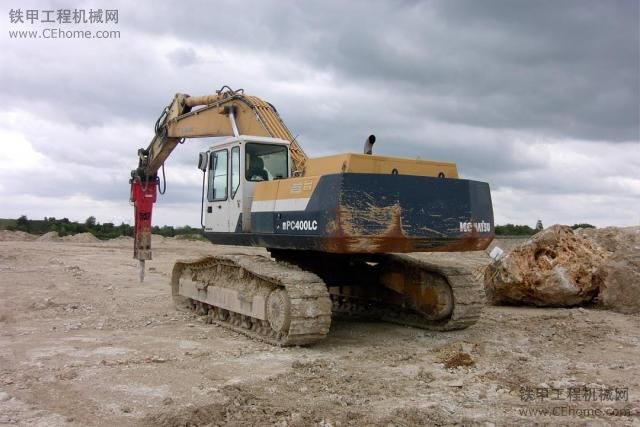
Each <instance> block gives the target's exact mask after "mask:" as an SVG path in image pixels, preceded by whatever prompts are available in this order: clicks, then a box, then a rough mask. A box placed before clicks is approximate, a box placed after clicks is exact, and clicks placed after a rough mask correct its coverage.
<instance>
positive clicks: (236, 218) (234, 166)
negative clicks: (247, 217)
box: [227, 145, 244, 233]
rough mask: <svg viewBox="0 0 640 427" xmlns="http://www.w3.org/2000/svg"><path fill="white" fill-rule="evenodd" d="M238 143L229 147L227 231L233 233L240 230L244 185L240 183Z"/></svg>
mask: <svg viewBox="0 0 640 427" xmlns="http://www.w3.org/2000/svg"><path fill="white" fill-rule="evenodd" d="M241 158H242V156H241V155H240V145H236V146H233V147H231V157H230V159H229V168H230V172H229V206H228V217H229V228H228V230H227V231H229V232H231V233H234V232H240V231H242V219H241V218H242V217H241V213H242V208H243V203H242V197H243V192H244V188H243V187H244V186H243V185H242V180H241V178H242V174H241V173H240V171H242V167H241V164H240V159H241Z"/></svg>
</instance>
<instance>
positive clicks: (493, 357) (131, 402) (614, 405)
mask: <svg viewBox="0 0 640 427" xmlns="http://www.w3.org/2000/svg"><path fill="white" fill-rule="evenodd" d="M155 243H156V249H155V253H154V260H153V261H150V262H147V265H148V267H150V268H149V270H150V271H149V272H148V273H147V279H146V281H145V283H143V284H140V283H138V281H137V277H138V275H137V263H136V262H135V261H134V260H133V259H131V242H130V241H128V240H127V239H119V240H114V241H110V242H99V243H97V242H94V243H81V242H76V241H72V240H66V241H61V242H55V241H2V242H0V425H2V426H4V425H29V426H31V425H42V426H66V425H78V426H84V425H105V426H107V425H108V426H112V425H153V426H178V425H281V426H287V425H289V426H295V425H300V426H303V425H323V426H347V425H406V426H411V425H452V424H464V425H532V424H550V425H556V424H562V425H594V426H595V425H640V370H639V369H638V368H639V367H640V351H639V350H640V317H639V316H630V315H622V314H616V313H612V312H608V311H604V310H599V309H594V308H574V309H534V308H518V307H486V309H485V311H484V313H483V316H482V317H481V320H480V322H479V323H478V324H476V325H475V326H473V327H472V328H469V329H467V330H464V331H456V332H447V333H436V332H426V331H422V330H418V329H413V328H408V327H402V326H397V325H391V324H384V323H371V322H353V321H351V322H350V321H342V320H335V321H334V322H333V324H332V328H331V332H330V334H329V336H328V338H327V339H326V340H324V341H323V342H321V343H319V344H316V345H314V346H312V347H308V348H274V347H271V346H269V345H266V344H263V343H260V342H253V341H251V340H249V339H248V338H246V337H244V336H242V335H238V334H236V333H233V332H230V331H227V330H225V329H222V328H220V327H217V326H213V325H208V324H205V323H204V322H202V321H201V319H200V318H198V317H195V316H192V315H190V314H184V313H179V312H177V311H175V310H174V308H173V306H172V302H171V298H170V291H169V287H168V278H169V273H170V271H171V267H172V265H173V262H174V261H175V260H176V259H178V258H185V257H187V258H188V257H192V256H198V255H205V254H211V253H223V252H225V251H226V252H228V251H234V252H237V251H238V248H231V247H222V246H213V245H210V244H208V243H204V242H186V241H183V242H180V241H176V240H172V239H157V241H156V242H155ZM242 250H243V251H246V252H247V253H266V252H263V251H262V250H259V249H242ZM445 256H454V255H445ZM476 256H480V254H476Z"/></svg>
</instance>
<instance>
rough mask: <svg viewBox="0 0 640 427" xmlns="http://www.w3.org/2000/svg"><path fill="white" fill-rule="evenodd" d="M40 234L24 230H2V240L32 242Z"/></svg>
mask: <svg viewBox="0 0 640 427" xmlns="http://www.w3.org/2000/svg"><path fill="white" fill-rule="evenodd" d="M37 238H38V236H34V235H33V234H29V233H25V232H24V231H9V230H0V242H8V241H13V242H30V241H32V240H35V239H37Z"/></svg>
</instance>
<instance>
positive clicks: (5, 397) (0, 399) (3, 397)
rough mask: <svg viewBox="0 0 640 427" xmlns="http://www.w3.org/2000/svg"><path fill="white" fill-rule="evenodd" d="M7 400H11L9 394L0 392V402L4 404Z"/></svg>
mask: <svg viewBox="0 0 640 427" xmlns="http://www.w3.org/2000/svg"><path fill="white" fill-rule="evenodd" d="M9 399H11V396H9V393H7V392H6V391H0V402H6V401H7V400H9Z"/></svg>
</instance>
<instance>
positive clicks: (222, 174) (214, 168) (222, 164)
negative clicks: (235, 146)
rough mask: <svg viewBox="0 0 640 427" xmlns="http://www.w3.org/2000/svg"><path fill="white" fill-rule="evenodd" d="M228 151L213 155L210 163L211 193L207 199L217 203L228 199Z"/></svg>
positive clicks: (216, 152) (209, 192) (215, 152)
mask: <svg viewBox="0 0 640 427" xmlns="http://www.w3.org/2000/svg"><path fill="white" fill-rule="evenodd" d="M227 157H228V151H227V150H219V151H214V152H213V153H211V159H210V161H209V191H208V192H207V199H208V200H209V201H210V202H217V201H221V200H226V199H227Z"/></svg>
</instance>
